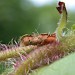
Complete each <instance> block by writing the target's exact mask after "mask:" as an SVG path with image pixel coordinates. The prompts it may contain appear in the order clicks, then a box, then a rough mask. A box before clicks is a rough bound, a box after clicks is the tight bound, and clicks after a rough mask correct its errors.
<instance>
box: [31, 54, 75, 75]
mask: <svg viewBox="0 0 75 75" xmlns="http://www.w3.org/2000/svg"><path fill="white" fill-rule="evenodd" d="M30 75H75V53H72V54H70V55H68V56H66V57H64V58H63V59H61V60H59V61H57V62H55V63H53V64H51V65H49V66H45V67H42V68H39V69H37V70H35V71H33V72H32V73H31V74H30Z"/></svg>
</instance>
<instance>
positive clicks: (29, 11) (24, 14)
mask: <svg viewBox="0 0 75 75" xmlns="http://www.w3.org/2000/svg"><path fill="white" fill-rule="evenodd" d="M35 1H36V0H35ZM57 2H58V1H57V0H54V1H53V2H52V3H50V4H49V3H47V4H45V5H39V4H38V5H36V4H34V3H33V1H32V0H0V42H1V43H8V42H9V41H10V40H11V39H15V40H16V39H18V38H19V37H20V36H22V35H24V34H32V33H37V32H38V33H49V32H50V33H53V32H54V31H55V29H56V27H57V23H58V21H59V18H60V15H59V14H58V11H57V10H56V6H57ZM36 3H37V2H36ZM68 12H69V13H68V14H69V16H68V18H69V21H68V27H70V26H71V25H72V24H74V23H75V22H74V20H75V17H74V14H75V11H74V9H73V10H68Z"/></svg>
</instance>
